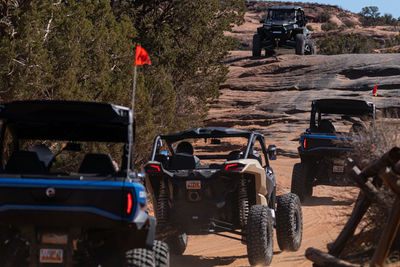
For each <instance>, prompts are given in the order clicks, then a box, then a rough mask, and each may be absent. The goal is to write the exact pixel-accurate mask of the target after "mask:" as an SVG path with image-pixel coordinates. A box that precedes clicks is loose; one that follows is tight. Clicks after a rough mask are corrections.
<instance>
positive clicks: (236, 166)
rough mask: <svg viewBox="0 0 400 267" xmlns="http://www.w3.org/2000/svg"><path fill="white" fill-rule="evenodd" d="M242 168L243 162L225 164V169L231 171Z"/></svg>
mask: <svg viewBox="0 0 400 267" xmlns="http://www.w3.org/2000/svg"><path fill="white" fill-rule="evenodd" d="M243 168H244V165H243V164H240V163H232V164H227V165H226V166H225V171H231V172H240V171H242V170H243Z"/></svg>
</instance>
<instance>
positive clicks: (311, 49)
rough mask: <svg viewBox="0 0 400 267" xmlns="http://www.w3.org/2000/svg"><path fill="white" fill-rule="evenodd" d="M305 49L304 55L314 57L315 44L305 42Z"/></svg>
mask: <svg viewBox="0 0 400 267" xmlns="http://www.w3.org/2000/svg"><path fill="white" fill-rule="evenodd" d="M306 48H307V49H305V52H304V54H306V55H315V54H316V51H315V44H314V43H313V42H310V41H308V42H306Z"/></svg>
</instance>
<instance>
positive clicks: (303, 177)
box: [290, 163, 313, 202]
mask: <svg viewBox="0 0 400 267" xmlns="http://www.w3.org/2000/svg"><path fill="white" fill-rule="evenodd" d="M307 168H308V167H307V166H305V164H302V163H296V164H294V166H293V172H292V186H291V190H290V192H292V193H294V194H296V195H297V196H298V197H299V198H300V201H301V202H303V201H304V200H305V199H306V198H307V197H311V196H312V192H313V185H312V179H310V178H309V177H308V176H309V175H308V174H307V172H308V171H307Z"/></svg>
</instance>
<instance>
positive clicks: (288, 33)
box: [253, 6, 315, 57]
mask: <svg viewBox="0 0 400 267" xmlns="http://www.w3.org/2000/svg"><path fill="white" fill-rule="evenodd" d="M261 23H263V26H262V27H259V28H257V34H255V35H254V36H253V57H259V56H261V51H262V50H263V49H265V55H266V56H269V55H272V54H273V53H274V49H277V48H279V47H282V48H295V49H296V54H297V55H313V54H315V44H314V43H313V42H311V40H310V38H311V32H310V31H309V30H308V29H307V27H306V24H307V20H306V17H305V15H304V11H303V9H302V8H301V7H298V6H272V7H269V8H268V9H267V15H266V18H265V20H262V21H261Z"/></svg>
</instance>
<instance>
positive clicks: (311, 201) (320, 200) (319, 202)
mask: <svg viewBox="0 0 400 267" xmlns="http://www.w3.org/2000/svg"><path fill="white" fill-rule="evenodd" d="M353 202H354V199H348V200H339V201H338V200H334V198H333V197H310V198H307V199H306V200H305V201H304V202H303V203H302V204H301V205H302V206H324V205H325V206H346V205H351V204H353Z"/></svg>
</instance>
